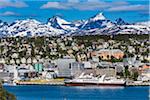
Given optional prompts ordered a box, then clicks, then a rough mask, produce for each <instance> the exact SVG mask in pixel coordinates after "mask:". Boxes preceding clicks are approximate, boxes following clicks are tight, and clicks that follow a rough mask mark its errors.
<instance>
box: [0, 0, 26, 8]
mask: <svg viewBox="0 0 150 100" xmlns="http://www.w3.org/2000/svg"><path fill="white" fill-rule="evenodd" d="M5 7H16V8H22V7H28V5H27V4H26V3H25V2H22V1H19V0H14V1H11V0H0V8H5Z"/></svg>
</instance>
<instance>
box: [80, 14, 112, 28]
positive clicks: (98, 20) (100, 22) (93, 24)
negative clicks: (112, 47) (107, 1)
mask: <svg viewBox="0 0 150 100" xmlns="http://www.w3.org/2000/svg"><path fill="white" fill-rule="evenodd" d="M112 26H114V23H112V22H111V21H110V20H108V19H106V18H105V17H104V15H103V13H99V14H97V15H95V16H93V17H91V18H90V19H88V20H87V21H85V23H84V24H83V25H81V26H80V27H79V28H80V29H82V30H90V29H95V28H105V27H112Z"/></svg>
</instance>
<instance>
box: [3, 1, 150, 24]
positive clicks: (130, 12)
mask: <svg viewBox="0 0 150 100" xmlns="http://www.w3.org/2000/svg"><path fill="white" fill-rule="evenodd" d="M99 12H103V13H104V15H105V17H106V18H108V19H110V20H112V21H113V20H115V19H117V18H123V19H124V20H125V21H127V22H140V21H147V20H149V13H150V12H149V0H0V19H1V20H4V21H7V22H9V23H10V22H12V21H14V20H20V19H27V18H35V19H37V20H39V21H42V22H43V23H45V22H46V21H47V19H48V18H50V17H52V16H54V15H59V16H61V17H62V18H64V19H66V20H68V21H73V20H79V19H88V18H89V17H92V16H93V15H95V14H97V13H99Z"/></svg>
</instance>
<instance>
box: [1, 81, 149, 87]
mask: <svg viewBox="0 0 150 100" xmlns="http://www.w3.org/2000/svg"><path fill="white" fill-rule="evenodd" d="M2 85H4V86H20V85H28V86H30V85H31V86H32V85H45V86H46V85H49V86H66V85H65V83H34V82H18V83H16V84H2ZM91 86H92V85H91ZM93 86H96V85H93ZM137 86H150V83H149V82H144V83H126V85H125V86H123V87H137ZM66 87H67V86H66ZM69 87H74V86H69ZM84 87H86V86H84ZM98 87H99V86H98ZM100 87H107V86H100ZM112 87H114V86H112ZM116 87H118V86H116Z"/></svg>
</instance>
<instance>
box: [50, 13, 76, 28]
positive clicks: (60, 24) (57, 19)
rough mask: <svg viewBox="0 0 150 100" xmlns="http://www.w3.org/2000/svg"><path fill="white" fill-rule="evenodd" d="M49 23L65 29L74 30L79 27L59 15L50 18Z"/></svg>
mask: <svg viewBox="0 0 150 100" xmlns="http://www.w3.org/2000/svg"><path fill="white" fill-rule="evenodd" d="M47 24H48V25H49V26H52V27H54V28H57V29H63V30H65V31H74V30H76V29H77V27H76V26H75V24H73V23H72V22H68V21H66V20H64V19H62V18H60V17H59V16H54V17H52V18H49V19H48V22H47Z"/></svg>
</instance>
